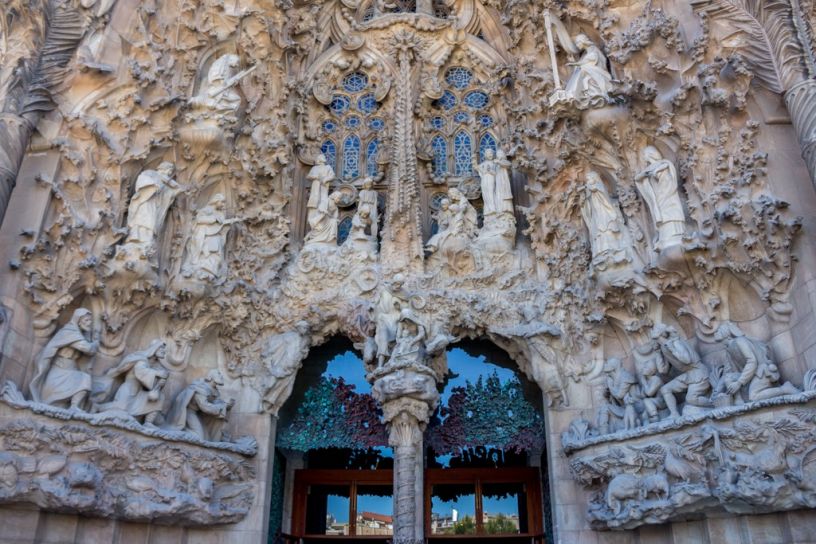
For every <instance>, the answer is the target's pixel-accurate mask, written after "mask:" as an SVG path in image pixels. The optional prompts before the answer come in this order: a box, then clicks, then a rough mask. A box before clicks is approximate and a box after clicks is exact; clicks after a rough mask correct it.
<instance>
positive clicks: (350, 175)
mask: <svg viewBox="0 0 816 544" xmlns="http://www.w3.org/2000/svg"><path fill="white" fill-rule="evenodd" d="M326 109H327V110H328V111H327V118H326V119H324V120H323V122H322V123H321V127H322V131H323V138H324V140H323V143H322V144H321V147H320V149H321V152H322V153H323V154H324V155H325V156H326V160H327V162H328V164H330V165H331V166H332V168H334V171H335V173H336V175H337V177H338V179H341V180H343V181H345V182H351V181H355V180H357V179H359V178H361V177H363V176H371V177H376V176H378V175H379V170H380V169H379V165H378V164H377V159H378V157H379V152H380V150H381V149H382V132H383V131H384V130H385V128H386V124H385V120H384V119H383V118H382V117H379V116H378V115H377V113H378V111H379V109H380V103H379V102H377V98H376V96H375V94H374V86H373V85H372V82H371V79H370V78H369V76H368V74H366V73H365V72H362V71H354V72H350V73H347V74H345V75H344V76H342V78H340V80H339V81H338V84H337V86H336V87H335V90H334V95H333V96H332V99H331V102H330V103H329V104H328V106H327V108H326Z"/></svg>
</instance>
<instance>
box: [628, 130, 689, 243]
mask: <svg viewBox="0 0 816 544" xmlns="http://www.w3.org/2000/svg"><path fill="white" fill-rule="evenodd" d="M641 155H642V157H643V162H644V164H645V166H646V167H645V168H644V170H643V171H641V172H640V173H639V174H638V175H637V176H635V184H636V185H637V188H638V191H640V194H641V196H642V197H643V200H645V201H646V205H647V206H648V207H649V213H651V215H652V220H653V221H654V225H655V230H656V232H657V236H656V239H655V242H654V248H655V250H656V251H657V252H660V251H662V250H663V249H665V248H667V247H669V246H673V245H678V244H680V243H681V242H682V240H683V234H684V233H685V230H686V215H685V212H684V211H683V203H682V202H681V201H680V195H679V194H678V192H677V170H676V169H675V167H674V164H673V163H672V162H671V161H669V160H666V159H664V158H663V156H662V155H661V154H660V151H658V150H657V148H656V147H654V146H651V145H649V146H646V147H645V148H644V149H643V151H642V153H641Z"/></svg>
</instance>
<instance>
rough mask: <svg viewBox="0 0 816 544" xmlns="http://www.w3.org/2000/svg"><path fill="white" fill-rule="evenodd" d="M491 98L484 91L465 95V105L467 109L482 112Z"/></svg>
mask: <svg viewBox="0 0 816 544" xmlns="http://www.w3.org/2000/svg"><path fill="white" fill-rule="evenodd" d="M488 101H489V98H488V97H487V95H486V94H485V93H483V92H482V91H472V92H469V93H468V94H466V95H465V99H464V103H465V105H466V106H467V107H469V108H473V109H474V110H480V109H482V108H484V107H485V106H487V103H488Z"/></svg>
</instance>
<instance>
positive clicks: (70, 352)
mask: <svg viewBox="0 0 816 544" xmlns="http://www.w3.org/2000/svg"><path fill="white" fill-rule="evenodd" d="M92 326H93V319H92V317H91V312H90V311H89V310H86V309H85V308H78V309H77V310H74V314H73V315H72V316H71V321H69V322H68V323H67V324H66V325H65V326H64V327H62V328H61V329H60V330H59V331H58V332H57V334H55V335H54V337H53V338H51V340H49V341H48V343H47V344H46V345H45V347H44V348H43V350H42V351H41V352H40V354H39V355H38V356H37V360H36V361H35V363H34V377H33V378H32V379H31V383H30V384H29V390H30V391H31V400H33V401H34V402H43V403H45V404H51V405H54V406H62V405H65V404H69V406H70V408H71V409H72V410H84V409H85V401H86V400H87V399H88V395H89V394H90V392H91V389H92V379H91V374H90V372H88V371H87V370H83V369H82V368H81V367H80V361H81V359H82V358H83V357H89V356H93V355H94V354H96V351H97V348H98V346H99V344H98V342H96V341H93V340H92V339H91V327H92Z"/></svg>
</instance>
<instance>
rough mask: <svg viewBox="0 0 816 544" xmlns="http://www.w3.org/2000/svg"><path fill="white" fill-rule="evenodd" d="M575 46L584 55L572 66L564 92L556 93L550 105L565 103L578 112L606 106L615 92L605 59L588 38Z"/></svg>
mask: <svg viewBox="0 0 816 544" xmlns="http://www.w3.org/2000/svg"><path fill="white" fill-rule="evenodd" d="M574 43H575V46H576V47H577V48H578V49H580V50H581V51H583V53H582V54H581V58H580V59H579V60H578V61H577V62H570V63H568V66H574V67H575V70H574V71H573V72H572V75H571V76H570V78H569V79H568V80H567V83H566V85H565V87H564V90H563V91H562V92H556V93H555V94H554V95H553V96H552V97H551V98H550V103H551V104H553V103H555V102H559V101H566V102H570V103H573V104H575V105H576V106H577V107H578V108H579V109H585V108H590V107H592V108H595V107H598V106H603V105H606V103H607V102H608V101H609V92H610V91H611V90H612V75H611V74H610V73H609V70H608V68H607V60H606V56H605V55H604V54H603V52H602V51H601V49H600V48H599V47H598V46H597V45H595V44H594V43H593V42H592V40H590V39H589V37H588V36H586V35H585V34H579V35H577V36H576V37H575V39H574Z"/></svg>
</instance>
